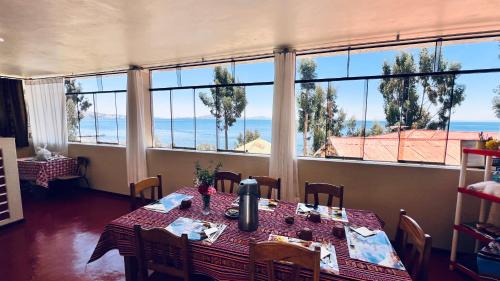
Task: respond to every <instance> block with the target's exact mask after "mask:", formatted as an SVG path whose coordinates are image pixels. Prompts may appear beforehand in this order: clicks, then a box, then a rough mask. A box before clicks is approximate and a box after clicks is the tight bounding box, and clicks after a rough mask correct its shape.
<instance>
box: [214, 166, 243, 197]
mask: <svg viewBox="0 0 500 281" xmlns="http://www.w3.org/2000/svg"><path fill="white" fill-rule="evenodd" d="M225 181H229V182H230V188H229V193H233V191H234V185H235V184H236V186H238V185H239V184H240V181H241V173H239V174H236V173H233V172H227V171H225V172H217V173H215V189H217V190H219V182H220V183H221V189H220V191H222V192H226V188H225V186H224V182H225Z"/></svg>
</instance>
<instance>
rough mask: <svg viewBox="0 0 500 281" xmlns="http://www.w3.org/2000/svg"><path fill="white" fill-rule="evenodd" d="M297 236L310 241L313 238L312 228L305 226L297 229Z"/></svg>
mask: <svg viewBox="0 0 500 281" xmlns="http://www.w3.org/2000/svg"><path fill="white" fill-rule="evenodd" d="M297 237H298V238H299V239H302V240H305V241H311V240H312V238H313V234H312V230H310V229H309V228H307V227H305V228H303V229H302V230H299V231H297Z"/></svg>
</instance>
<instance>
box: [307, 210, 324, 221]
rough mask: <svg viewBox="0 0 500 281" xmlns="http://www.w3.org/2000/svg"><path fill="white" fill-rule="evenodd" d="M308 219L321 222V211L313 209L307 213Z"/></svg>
mask: <svg viewBox="0 0 500 281" xmlns="http://www.w3.org/2000/svg"><path fill="white" fill-rule="evenodd" d="M307 220H309V221H312V222H321V215H320V213H318V212H316V211H311V212H309V214H308V215H307Z"/></svg>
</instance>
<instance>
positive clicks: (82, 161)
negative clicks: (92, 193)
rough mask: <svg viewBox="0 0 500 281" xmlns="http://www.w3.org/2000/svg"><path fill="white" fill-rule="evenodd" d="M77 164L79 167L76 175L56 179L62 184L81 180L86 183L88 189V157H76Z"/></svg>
mask: <svg viewBox="0 0 500 281" xmlns="http://www.w3.org/2000/svg"><path fill="white" fill-rule="evenodd" d="M76 162H77V165H78V168H77V171H76V175H67V176H59V177H57V178H56V180H57V181H59V182H60V183H61V184H64V183H67V182H78V183H80V181H81V180H83V181H84V182H85V185H86V186H87V187H90V184H89V180H88V179H87V168H88V166H89V162H90V161H89V159H88V158H87V157H82V156H78V157H76Z"/></svg>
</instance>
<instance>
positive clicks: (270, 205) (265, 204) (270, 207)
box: [231, 197, 278, 212]
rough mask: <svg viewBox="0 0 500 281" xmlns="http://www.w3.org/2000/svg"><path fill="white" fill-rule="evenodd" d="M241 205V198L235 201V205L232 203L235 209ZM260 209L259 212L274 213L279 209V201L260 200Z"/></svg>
mask: <svg viewBox="0 0 500 281" xmlns="http://www.w3.org/2000/svg"><path fill="white" fill-rule="evenodd" d="M239 205H240V198H239V197H238V198H236V199H234V201H233V203H231V206H234V207H238V206H239ZM258 207H259V210H262V211H270V212H274V210H275V209H276V208H277V207H278V200H275V199H267V198H260V199H259V206H258Z"/></svg>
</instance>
